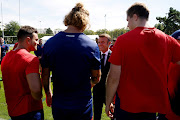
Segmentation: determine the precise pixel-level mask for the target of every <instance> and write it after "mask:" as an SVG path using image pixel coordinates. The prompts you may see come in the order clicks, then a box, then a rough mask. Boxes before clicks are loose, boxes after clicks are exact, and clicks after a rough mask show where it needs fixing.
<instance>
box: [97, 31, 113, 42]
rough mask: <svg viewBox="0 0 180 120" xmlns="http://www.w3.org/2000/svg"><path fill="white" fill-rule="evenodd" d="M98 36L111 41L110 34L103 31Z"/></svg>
mask: <svg viewBox="0 0 180 120" xmlns="http://www.w3.org/2000/svg"><path fill="white" fill-rule="evenodd" d="M100 37H106V38H107V39H108V42H109V41H111V36H110V35H109V34H106V33H104V34H101V35H99V38H100Z"/></svg>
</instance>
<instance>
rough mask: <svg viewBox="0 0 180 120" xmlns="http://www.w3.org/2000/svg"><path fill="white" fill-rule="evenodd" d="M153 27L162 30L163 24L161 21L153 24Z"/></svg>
mask: <svg viewBox="0 0 180 120" xmlns="http://www.w3.org/2000/svg"><path fill="white" fill-rule="evenodd" d="M154 27H155V28H157V29H159V30H161V31H163V29H164V26H163V24H161V23H158V24H155V26H154Z"/></svg>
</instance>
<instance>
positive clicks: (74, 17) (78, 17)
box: [64, 3, 89, 31]
mask: <svg viewBox="0 0 180 120" xmlns="http://www.w3.org/2000/svg"><path fill="white" fill-rule="evenodd" d="M64 25H65V26H68V25H72V26H75V27H77V28H78V29H79V30H83V31H84V30H85V29H86V28H87V26H88V25H89V12H88V11H87V10H86V9H85V8H84V5H83V4H82V3H77V4H76V6H75V7H74V8H72V10H71V11H70V12H69V13H68V14H67V15H66V16H65V18H64Z"/></svg>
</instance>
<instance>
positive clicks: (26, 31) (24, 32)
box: [17, 26, 38, 42]
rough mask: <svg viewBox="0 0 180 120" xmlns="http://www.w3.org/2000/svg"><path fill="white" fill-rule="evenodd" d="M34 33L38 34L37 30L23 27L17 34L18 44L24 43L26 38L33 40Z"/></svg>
mask: <svg viewBox="0 0 180 120" xmlns="http://www.w3.org/2000/svg"><path fill="white" fill-rule="evenodd" d="M33 33H38V32H37V30H36V29H35V28H33V27H31V26H22V27H21V28H20V30H19V31H18V33H17V38H18V42H23V41H24V40H25V38H26V37H30V38H31V39H32V38H33Z"/></svg>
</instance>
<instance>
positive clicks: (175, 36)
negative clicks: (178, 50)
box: [171, 29, 180, 40]
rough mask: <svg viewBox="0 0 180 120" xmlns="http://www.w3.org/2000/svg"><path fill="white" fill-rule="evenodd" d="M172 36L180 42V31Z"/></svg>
mask: <svg viewBox="0 0 180 120" xmlns="http://www.w3.org/2000/svg"><path fill="white" fill-rule="evenodd" d="M171 36H172V37H173V38H175V39H176V40H180V29H179V30H177V31H175V32H174V33H173V34H172V35H171Z"/></svg>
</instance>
